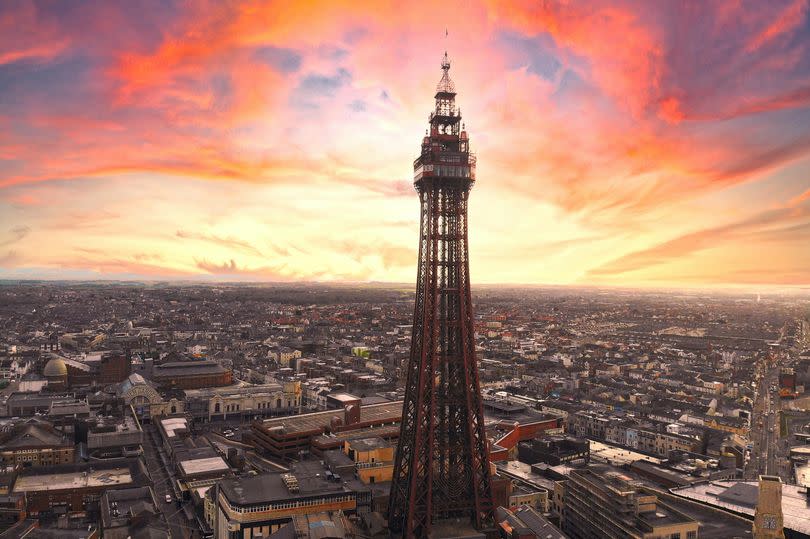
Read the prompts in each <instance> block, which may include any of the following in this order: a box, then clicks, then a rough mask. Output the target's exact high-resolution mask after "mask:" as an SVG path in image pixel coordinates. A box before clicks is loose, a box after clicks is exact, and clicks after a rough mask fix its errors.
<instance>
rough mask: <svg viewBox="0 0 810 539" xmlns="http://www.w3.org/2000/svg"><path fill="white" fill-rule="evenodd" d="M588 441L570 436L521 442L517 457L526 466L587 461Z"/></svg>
mask: <svg viewBox="0 0 810 539" xmlns="http://www.w3.org/2000/svg"><path fill="white" fill-rule="evenodd" d="M590 447H591V446H590V443H588V440H583V439H581V438H574V437H572V436H543V437H542V438H538V439H536V440H531V441H527V442H521V443H520V444H519V445H518V457H519V460H520V461H521V462H525V463H526V464H536V463H538V462H545V463H546V464H550V465H552V466H559V465H560V464H568V463H570V462H573V461H575V460H584V461H586V462H587V461H588V460H589V459H590V455H591V449H590Z"/></svg>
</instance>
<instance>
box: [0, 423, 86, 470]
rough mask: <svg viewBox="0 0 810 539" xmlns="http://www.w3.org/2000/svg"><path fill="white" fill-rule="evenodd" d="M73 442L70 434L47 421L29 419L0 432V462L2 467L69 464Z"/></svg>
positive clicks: (71, 458) (72, 455)
mask: <svg viewBox="0 0 810 539" xmlns="http://www.w3.org/2000/svg"><path fill="white" fill-rule="evenodd" d="M73 459H74V444H73V440H72V439H71V437H70V436H68V435H67V434H65V433H64V432H62V431H59V430H57V429H55V428H54V427H53V425H52V424H51V423H49V422H47V421H44V420H40V419H30V420H27V421H25V422H23V423H19V424H16V425H12V426H10V427H6V429H4V430H3V431H2V432H0V462H2V464H3V465H4V466H8V467H12V468H13V467H17V466H25V467H28V466H53V465H56V464H70V463H72V462H73Z"/></svg>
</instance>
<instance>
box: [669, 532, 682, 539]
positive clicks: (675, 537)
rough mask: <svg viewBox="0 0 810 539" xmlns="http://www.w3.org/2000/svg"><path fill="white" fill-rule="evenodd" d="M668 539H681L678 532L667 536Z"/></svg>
mask: <svg viewBox="0 0 810 539" xmlns="http://www.w3.org/2000/svg"><path fill="white" fill-rule="evenodd" d="M669 539H681V534H680V532H676V533H673V534H672V535H670V536H669Z"/></svg>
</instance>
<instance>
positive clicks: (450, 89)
mask: <svg viewBox="0 0 810 539" xmlns="http://www.w3.org/2000/svg"><path fill="white" fill-rule="evenodd" d="M436 93H437V94H439V93H444V94H454V95H455V93H456V85H455V84H453V81H452V79H450V58H449V57H448V56H447V51H444V58H442V78H441V80H440V81H439V84H437V85H436Z"/></svg>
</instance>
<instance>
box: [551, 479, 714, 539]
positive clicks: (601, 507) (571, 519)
mask: <svg viewBox="0 0 810 539" xmlns="http://www.w3.org/2000/svg"><path fill="white" fill-rule="evenodd" d="M698 527H699V523H698V522H697V521H696V520H694V519H692V518H690V517H688V516H687V515H685V514H684V513H681V512H680V511H677V510H676V509H674V508H673V507H670V506H669V505H667V504H666V503H664V502H662V501H661V500H659V499H658V497H657V496H656V495H655V494H652V493H649V492H647V491H645V490H644V489H642V488H640V487H639V486H638V485H636V484H633V483H632V482H631V481H630V479H629V478H628V477H627V476H625V475H622V474H620V473H617V472H615V471H612V469H610V468H601V467H600V468H583V469H576V470H571V473H570V474H569V475H568V480H567V481H566V482H565V487H564V494H563V518H562V529H563V531H564V532H565V533H566V534H567V535H569V536H570V537H571V538H572V539H591V538H595V537H600V538H606V539H653V538H658V537H680V538H681V539H697V536H698Z"/></svg>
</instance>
